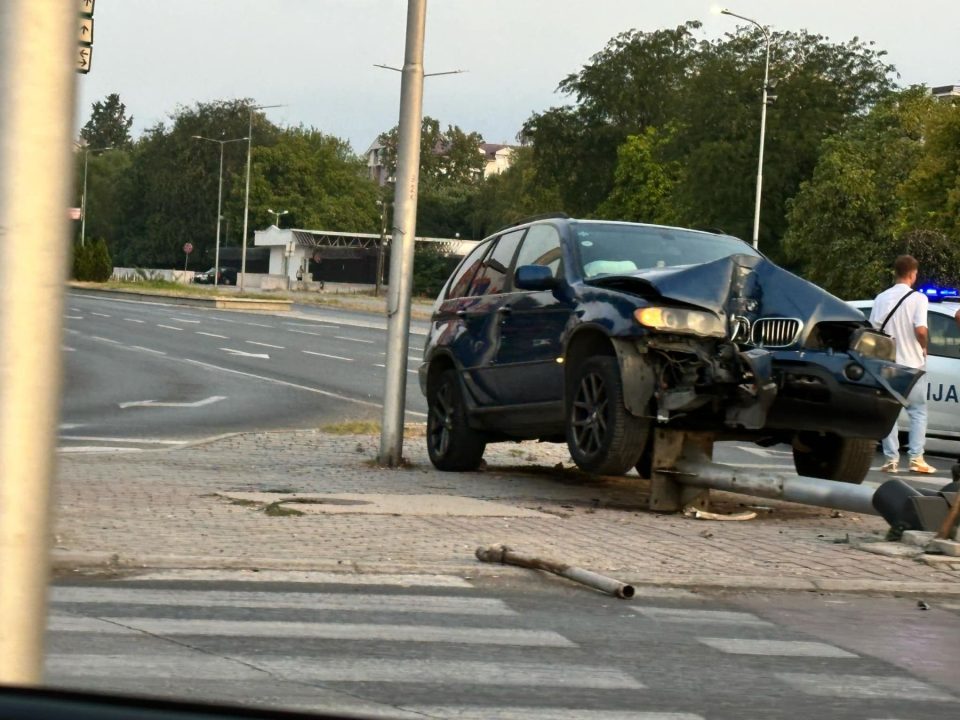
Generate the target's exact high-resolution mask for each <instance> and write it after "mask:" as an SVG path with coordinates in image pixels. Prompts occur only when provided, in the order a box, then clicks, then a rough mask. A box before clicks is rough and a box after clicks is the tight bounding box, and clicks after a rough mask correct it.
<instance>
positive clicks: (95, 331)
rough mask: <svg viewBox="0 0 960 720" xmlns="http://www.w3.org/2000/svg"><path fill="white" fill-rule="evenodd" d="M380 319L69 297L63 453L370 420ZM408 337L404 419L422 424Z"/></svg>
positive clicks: (381, 344)
mask: <svg viewBox="0 0 960 720" xmlns="http://www.w3.org/2000/svg"><path fill="white" fill-rule="evenodd" d="M385 327H386V322H385V320H384V319H383V318H380V317H377V316H375V315H365V314H362V313H354V312H349V311H338V310H332V309H331V310H323V311H316V310H307V309H304V308H301V309H298V312H295V313H292V314H291V315H289V316H287V315H263V314H253V313H237V312H227V311H218V310H207V309H203V308H191V307H181V306H173V305H163V304H154V303H142V302H130V301H123V300H113V299H102V298H94V297H90V296H80V295H69V296H68V298H67V307H66V311H65V329H66V333H65V335H64V345H63V350H64V355H65V368H66V371H65V382H64V392H63V406H62V413H61V422H62V425H61V438H60V447H61V449H62V450H67V451H74V452H79V451H83V450H85V449H94V450H95V449H101V450H102V449H103V448H113V449H136V448H149V447H164V446H170V445H176V444H179V443H182V442H185V441H190V440H197V439H201V438H205V437H211V436H215V435H219V434H222V433H227V432H235V431H240V430H275V429H283V428H304V427H315V426H317V425H319V424H323V423H328V422H338V421H342V420H345V419H379V418H380V414H381V410H382V398H383V393H384V385H385V367H384V366H385V363H386V346H385V343H386V332H385ZM423 340H424V329H423V327H422V323H420V324H415V326H414V327H413V328H412V332H411V336H410V351H409V353H408V357H409V360H408V366H407V367H408V369H407V377H408V380H409V381H408V383H407V395H406V407H407V419H408V420H410V421H414V420H423V419H425V417H426V415H425V412H426V403H425V401H424V398H423V396H422V395H421V393H420V389H419V386H418V383H417V378H416V368H417V366H418V364H419V354H420V351H421V349H422V345H423Z"/></svg>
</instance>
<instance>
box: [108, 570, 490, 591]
mask: <svg viewBox="0 0 960 720" xmlns="http://www.w3.org/2000/svg"><path fill="white" fill-rule="evenodd" d="M124 580H125V581H126V582H153V581H155V580H171V581H174V580H176V581H183V580H203V581H210V582H271V583H273V582H285V583H310V584H316V585H359V586H367V585H374V586H377V587H409V588H472V587H473V585H472V584H471V583H470V581H469V580H464V579H463V578H462V577H457V576H456V575H412V574H411V575H404V574H396V573H394V574H388V573H382V574H377V573H371V574H369V575H361V574H356V573H344V572H339V573H337V572H318V571H310V570H260V571H258V572H251V571H250V570H196V569H178V570H160V571H156V572H147V573H143V574H142V575H133V576H131V577H128V578H124Z"/></svg>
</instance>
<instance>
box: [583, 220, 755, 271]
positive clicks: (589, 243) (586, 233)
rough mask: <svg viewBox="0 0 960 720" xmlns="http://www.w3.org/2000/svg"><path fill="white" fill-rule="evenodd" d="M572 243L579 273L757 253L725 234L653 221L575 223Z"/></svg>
mask: <svg viewBox="0 0 960 720" xmlns="http://www.w3.org/2000/svg"><path fill="white" fill-rule="evenodd" d="M573 227H574V234H575V235H574V236H575V243H576V247H577V252H578V253H579V256H580V267H581V270H582V272H583V277H585V278H587V279H589V278H593V277H597V276H599V275H615V274H622V273H630V272H634V271H636V270H647V269H650V268H662V267H673V266H676V265H696V264H699V263H706V262H712V261H714V260H719V259H720V258H724V257H729V256H730V255H737V254H746V255H759V253H758V252H757V251H756V250H754V249H753V248H752V247H750V246H749V245H748V244H747V243H745V242H743V241H742V240H738V239H737V238H735V237H731V236H729V235H714V234H713V233H705V232H698V231H696V230H681V229H679V228H669V227H661V226H657V225H629V224H626V223H577V224H576V225H574V226H573Z"/></svg>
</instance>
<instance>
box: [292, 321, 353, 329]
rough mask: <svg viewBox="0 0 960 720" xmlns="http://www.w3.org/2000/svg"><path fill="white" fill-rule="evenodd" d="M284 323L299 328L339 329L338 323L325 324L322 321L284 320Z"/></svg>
mask: <svg viewBox="0 0 960 720" xmlns="http://www.w3.org/2000/svg"><path fill="white" fill-rule="evenodd" d="M283 324H284V325H289V326H290V327H301V328H304V327H305V328H326V329H327V330H339V329H340V326H339V325H326V324H324V323H292V322H285V323H283Z"/></svg>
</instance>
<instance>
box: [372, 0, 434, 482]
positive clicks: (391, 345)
mask: <svg viewBox="0 0 960 720" xmlns="http://www.w3.org/2000/svg"><path fill="white" fill-rule="evenodd" d="M426 25H427V0H408V1H407V38H406V48H405V50H404V62H403V71H402V75H401V78H402V79H401V81H400V125H399V129H398V133H397V134H398V148H397V183H396V187H395V189H394V199H393V207H394V215H393V218H394V226H393V241H392V248H391V251H390V286H389V288H388V291H387V317H388V320H387V359H386V365H387V367H386V375H387V379H386V386H385V392H384V399H383V423H382V426H381V432H380V463H381V464H382V465H387V466H389V467H397V466H398V465H400V463H401V462H402V460H403V418H404V404H405V403H406V390H407V348H408V346H409V343H410V295H411V291H412V286H413V249H414V240H415V237H416V230H417V194H418V189H419V180H420V135H421V124H422V122H423V44H424V36H425V35H426Z"/></svg>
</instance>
